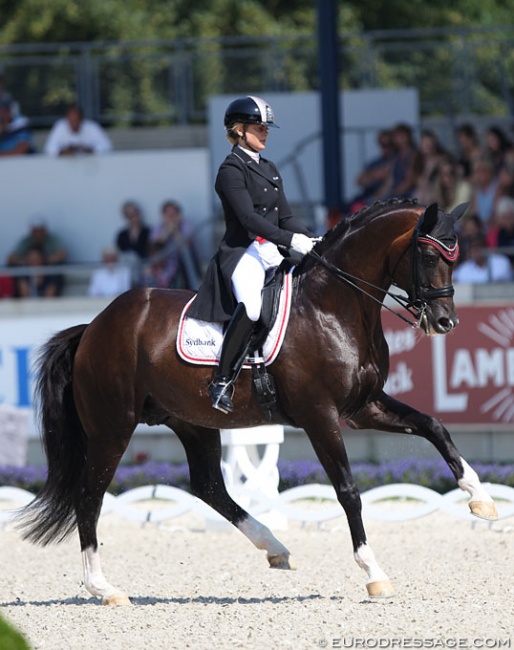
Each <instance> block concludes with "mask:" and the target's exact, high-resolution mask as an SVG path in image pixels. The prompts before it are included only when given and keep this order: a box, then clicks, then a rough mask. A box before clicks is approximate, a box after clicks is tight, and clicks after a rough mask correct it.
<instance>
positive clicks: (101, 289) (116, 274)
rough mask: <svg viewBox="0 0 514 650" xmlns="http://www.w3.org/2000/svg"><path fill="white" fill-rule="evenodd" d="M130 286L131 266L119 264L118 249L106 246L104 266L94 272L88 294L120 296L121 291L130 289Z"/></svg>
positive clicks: (103, 256)
mask: <svg viewBox="0 0 514 650" xmlns="http://www.w3.org/2000/svg"><path fill="white" fill-rule="evenodd" d="M130 286H131V273H130V269H129V267H128V266H122V265H120V264H118V251H117V250H116V249H115V248H112V247H109V248H104V250H103V251H102V267H101V268H99V269H96V271H94V272H93V274H92V276H91V280H90V282H89V287H88V294H89V295H90V296H118V295H119V294H120V293H123V292H124V291H128V290H129V289H130Z"/></svg>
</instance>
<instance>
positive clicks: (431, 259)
mask: <svg viewBox="0 0 514 650" xmlns="http://www.w3.org/2000/svg"><path fill="white" fill-rule="evenodd" d="M438 261H439V255H432V254H431V253H425V254H424V255H423V262H424V264H425V266H426V267H428V268H429V269H434V268H435V267H436V266H437V262H438Z"/></svg>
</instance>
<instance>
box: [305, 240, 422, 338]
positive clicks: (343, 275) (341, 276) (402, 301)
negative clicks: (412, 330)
mask: <svg viewBox="0 0 514 650" xmlns="http://www.w3.org/2000/svg"><path fill="white" fill-rule="evenodd" d="M307 254H308V255H309V256H310V257H312V258H313V259H314V260H316V262H317V263H318V264H320V265H321V266H323V267H324V268H326V269H327V270H328V271H330V273H331V274H332V275H333V276H335V277H336V278H337V279H338V280H340V281H341V282H344V283H346V284H347V285H349V286H350V287H353V288H354V289H356V290H357V291H360V293H362V294H364V295H365V296H367V297H368V298H370V299H371V300H374V301H375V302H376V303H378V304H379V305H380V306H381V307H383V308H384V309H387V310H388V311H390V312H391V313H392V314H394V315H395V316H398V318H400V319H401V320H403V321H404V322H405V323H407V324H408V325H410V326H411V327H419V318H420V312H421V313H422V312H423V311H424V310H423V305H422V304H421V303H415V302H413V301H412V300H411V299H409V298H405V297H404V296H402V295H400V294H397V293H392V292H391V291H387V290H386V289H382V287H377V286H376V285H375V284H372V283H371V282H368V281H367V280H363V279H362V278H358V277H356V276H355V275H352V274H351V273H347V272H346V271H342V270H341V269H339V268H338V267H337V266H335V265H334V264H331V263H330V262H327V261H326V260H324V259H323V258H322V257H321V255H319V254H318V253H316V252H315V251H313V250H312V251H310V252H309V253H307ZM356 282H360V283H362V284H365V285H367V286H368V287H371V288H372V289H375V291H379V292H380V293H383V294H384V298H385V296H389V297H390V298H392V299H393V300H395V301H396V302H397V303H398V304H399V305H400V306H401V307H403V308H404V309H405V310H406V311H408V312H409V314H410V315H411V316H413V317H414V318H415V319H416V320H410V319H408V318H406V317H405V316H404V315H403V314H400V313H398V312H397V311H394V309H391V308H390V307H388V306H387V305H384V303H383V302H382V300H383V299H382V300H379V299H378V298H376V297H375V296H373V295H372V294H371V293H369V291H366V290H365V289H363V288H362V287H360V286H359V285H358V284H356ZM414 309H415V310H416V311H414Z"/></svg>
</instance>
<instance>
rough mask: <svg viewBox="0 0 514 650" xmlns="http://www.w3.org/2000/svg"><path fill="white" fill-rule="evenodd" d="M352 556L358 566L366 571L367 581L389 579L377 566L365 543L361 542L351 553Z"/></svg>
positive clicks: (371, 552) (373, 555)
mask: <svg viewBox="0 0 514 650" xmlns="http://www.w3.org/2000/svg"><path fill="white" fill-rule="evenodd" d="M353 557H354V558H355V561H356V562H357V564H358V565H359V566H360V568H361V569H364V571H366V573H367V575H368V583H369V582H379V581H385V580H387V581H389V578H388V577H387V575H386V574H385V573H384V572H383V571H382V569H381V568H380V567H379V565H378V562H377V561H376V559H375V554H374V553H373V551H372V550H371V548H370V547H369V546H368V545H367V544H361V546H359V548H358V549H357V550H356V551H355V553H354V554H353Z"/></svg>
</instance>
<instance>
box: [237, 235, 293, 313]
mask: <svg viewBox="0 0 514 650" xmlns="http://www.w3.org/2000/svg"><path fill="white" fill-rule="evenodd" d="M283 259H284V258H283V257H282V255H281V254H280V253H279V252H278V248H277V247H276V246H275V244H272V243H271V242H269V241H267V242H264V243H263V244H259V243H258V242H257V241H254V242H253V243H252V244H250V246H248V248H247V249H246V251H245V252H244V254H243V256H242V257H241V259H240V260H239V262H238V264H237V266H236V268H235V269H234V273H233V274H232V290H233V292H234V296H235V297H236V300H237V302H242V303H244V306H245V307H246V313H247V315H248V318H249V319H250V320H253V321H257V320H259V316H260V315H261V307H262V295H261V292H262V287H263V286H264V278H265V275H266V269H269V268H270V267H271V266H278V265H279V264H280V263H281V262H282V260H283Z"/></svg>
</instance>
